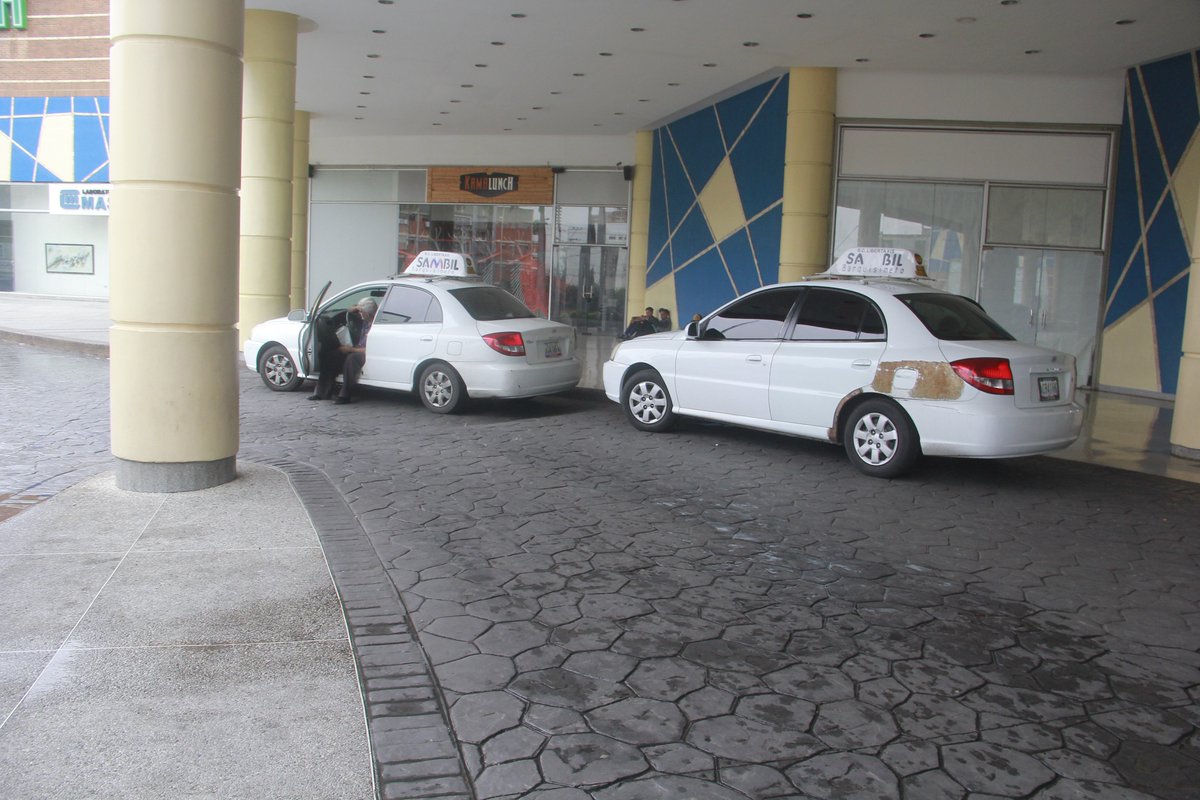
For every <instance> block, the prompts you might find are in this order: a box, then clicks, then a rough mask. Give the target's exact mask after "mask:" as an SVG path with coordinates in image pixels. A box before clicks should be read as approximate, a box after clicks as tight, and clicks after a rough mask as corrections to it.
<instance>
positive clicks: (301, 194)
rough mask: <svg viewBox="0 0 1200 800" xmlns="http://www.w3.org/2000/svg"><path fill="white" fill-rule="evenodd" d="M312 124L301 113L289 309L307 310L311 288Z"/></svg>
mask: <svg viewBox="0 0 1200 800" xmlns="http://www.w3.org/2000/svg"><path fill="white" fill-rule="evenodd" d="M308 123H309V115H308V112H307V111H297V112H296V117H295V123H294V125H293V128H294V131H293V134H292V143H293V144H292V290H291V302H290V303H288V308H289V309H290V308H304V307H306V306H307V305H308V303H307V302H306V299H305V296H306V292H307V287H308Z"/></svg>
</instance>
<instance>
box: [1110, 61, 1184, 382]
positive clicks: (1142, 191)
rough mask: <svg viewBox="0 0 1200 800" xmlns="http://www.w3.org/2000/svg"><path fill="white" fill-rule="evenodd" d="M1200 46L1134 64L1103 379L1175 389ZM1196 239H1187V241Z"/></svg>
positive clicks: (1120, 175) (1121, 167)
mask: <svg viewBox="0 0 1200 800" xmlns="http://www.w3.org/2000/svg"><path fill="white" fill-rule="evenodd" d="M1198 56H1200V51H1195V52H1192V53H1186V54H1184V55H1180V56H1175V57H1173V58H1168V59H1165V60H1163V61H1156V62H1154V63H1151V64H1144V65H1142V66H1139V67H1135V68H1134V69H1131V70H1129V71H1128V73H1127V75H1126V79H1125V113H1124V120H1123V122H1122V125H1121V144H1120V150H1119V155H1118V161H1117V176H1116V191H1115V193H1114V198H1113V204H1114V208H1113V228H1112V247H1111V254H1110V258H1109V269H1108V287H1107V293H1106V300H1105V308H1104V344H1103V348H1102V361H1101V369H1100V373H1101V374H1100V383H1101V384H1102V385H1104V386H1112V387H1123V388H1130V389H1139V390H1143V391H1150V392H1159V393H1163V394H1174V393H1175V389H1176V385H1177V382H1178V377H1179V357H1180V353H1181V349H1182V341H1183V323H1184V319H1185V317H1186V313H1187V308H1186V303H1187V290H1188V270H1189V268H1190V266H1191V256H1190V255H1189V241H1188V240H1189V238H1190V237H1191V235H1192V227H1193V226H1194V225H1195V224H1196V203H1197V198H1198V197H1200V66H1198V61H1200V59H1198ZM1197 246H1200V243H1196V242H1191V243H1190V247H1191V248H1194V247H1197Z"/></svg>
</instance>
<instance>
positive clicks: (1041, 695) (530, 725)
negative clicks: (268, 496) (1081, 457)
mask: <svg viewBox="0 0 1200 800" xmlns="http://www.w3.org/2000/svg"><path fill="white" fill-rule="evenodd" d="M2 352H3V345H0V353H2ZM84 361H87V359H80V362H84ZM82 369H84V370H85V371H86V368H82ZM92 390H93V386H92V385H90V384H89V385H88V386H86V387H85V386H79V387H77V390H76V391H75V392H74V393H72V392H71V391H64V392H63V393H61V394H55V395H53V397H54V398H55V400H56V401H57V402H59V403H67V402H72V403H74V404H75V405H74V407H84V406H86V405H87V403H88V402H93V403H94V402H95V401H96V398H94V397H93V398H90V399H89V396H88V395H87V392H88V391H92ZM34 394H35V396H36V394H37V393H36V392H35V393H34ZM241 401H242V437H243V443H244V444H243V457H247V458H262V459H279V460H280V463H284V462H294V463H303V464H310V465H312V466H313V467H315V468H316V469H318V470H320V471H321V472H322V473H324V475H325V476H327V477H328V479H329V481H330V482H331V484H332V485H333V486H334V487H336V489H337V491H338V492H339V493H340V494H341V496H342V497H343V498H344V499H345V501H346V502H347V503H348V504H349V507H350V509H351V510H352V511H353V513H354V515H355V516H356V517H357V521H358V524H359V525H361V527H362V529H363V530H364V531H365V532H366V535H367V537H369V541H370V543H371V544H372V546H373V550H374V552H375V555H376V558H377V560H378V562H379V567H380V568H381V569H383V570H385V571H386V575H387V576H388V578H389V580H390V582H391V584H392V585H393V586H394V587H395V589H396V591H397V592H398V593H399V596H400V597H401V598H402V600H403V604H404V607H403V610H404V612H406V613H407V621H408V622H409V624H411V626H412V628H413V629H414V630H415V631H416V634H417V637H418V642H419V645H420V647H421V651H422V654H423V657H424V659H425V660H427V662H428V663H429V664H431V665H432V671H433V675H434V677H435V679H436V685H435V686H434V687H433V690H434V695H433V696H434V698H435V700H436V702H437V704H438V705H439V706H440V709H439V712H438V713H439V714H441V715H443V716H444V718H446V719H448V720H449V722H450V725H451V726H452V730H453V736H454V740H455V741H456V742H457V746H458V753H457V754H455V755H454V756H451V755H450V754H449V753H445V752H444V751H443V755H444V758H445V759H446V764H445V767H446V776H447V778H448V780H447V783H446V784H445V785H438V784H436V783H428V784H425V785H424V786H423V788H422V792H423V794H418V795H412V794H409V795H404V794H402V793H400V792H401V787H402V784H403V783H404V781H405V779H406V778H408V777H417V776H406V775H404V774H394V775H392V776H391V777H392V779H393V780H392V782H391V783H389V784H384V787H383V789H384V791H385V792H387V791H391V792H393V795H392V796H424V797H430V798H433V797H455V798H457V797H462V796H465V795H464V793H463V791H462V789H463V787H462V785H460V784H458V783H456V782H455V781H454V780H453V776H454V775H455V774H460V773H455V772H454V770H453V769H452V767H453V766H454V764H452V763H450V762H451V761H457V762H458V768H459V769H460V770H461V769H465V772H466V774H467V775H468V777H469V781H470V783H469V786H467V791H468V793H469V794H470V795H473V796H475V797H478V798H518V797H519V798H536V800H582V798H592V797H594V798H599V799H600V800H625V799H626V798H628V800H643V799H644V798H660V797H661V798H695V799H696V800H708V799H709V798H715V799H716V800H724V798H737V799H738V800H744V799H745V798H821V799H826V798H828V799H833V798H854V799H855V800H858V799H859V798H905V799H906V800H938V799H939V798H970V799H971V800H993V799H994V798H1036V799H1037V800H1075V799H1076V798H1079V799H1082V798H1095V799H1097V800H1109V799H1110V798H1111V799H1113V800H1116V799H1117V798H1119V799H1120V800H1141V799H1142V798H1163V799H1164V800H1177V799H1180V798H1197V797H1200V789H1198V788H1197V787H1200V733H1198V728H1197V726H1198V725H1200V563H1198V555H1200V525H1197V522H1196V520H1197V519H1200V513H1198V512H1200V487H1196V486H1193V485H1190V484H1182V483H1178V482H1174V481H1170V480H1164V479H1157V478H1150V477H1145V476H1139V475H1134V474H1131V473H1123V472H1117V471H1113V470H1107V469H1103V468H1096V467H1091V466H1088V465H1083V464H1075V463H1070V462H1064V461H1057V460H1052V459H1045V458H1037V459H1027V460H1022V461H1016V462H970V461H936V460H931V461H928V462H926V464H925V465H924V467H923V468H922V469H921V470H920V471H919V472H918V473H917V474H916V475H915V476H914V477H913V478H911V479H908V480H904V481H896V482H886V481H876V480H870V479H866V478H863V477H861V476H859V475H858V474H857V473H856V472H854V471H853V470H852V468H851V467H850V466H849V465H848V464H847V463H846V462H845V459H844V457H843V455H842V454H841V452H840V451H839V450H837V449H836V448H833V447H830V446H827V445H821V444H817V443H810V442H801V441H796V440H790V439H785V438H781V437H773V436H767V435H763V434H758V433H754V432H749V431H742V430H735V429H727V428H723V427H719V426H710V425H702V424H694V423H693V424H687V425H684V426H683V427H682V429H681V430H680V431H678V432H677V433H673V434H670V435H659V436H654V435H647V434H640V433H638V432H636V431H634V430H633V429H632V428H631V427H629V426H628V424H627V423H626V422H625V421H624V420H623V419H622V418H621V417H620V415H619V412H618V410H617V409H616V407H615V406H613V405H611V404H609V403H607V401H603V400H600V399H598V398H596V397H595V396H594V395H588V394H579V395H570V396H565V397H560V398H548V399H542V400H538V401H529V402H522V403H516V404H501V403H478V404H476V407H475V408H474V410H473V411H472V412H471V413H470V414H468V415H465V416H457V417H438V416H434V415H430V414H429V413H428V412H426V411H424V409H423V408H421V406H420V405H419V403H417V402H416V401H415V400H413V399H411V398H408V397H404V396H387V395H383V394H369V395H368V396H367V397H366V398H365V400H364V401H363V402H359V403H355V404H352V405H349V406H333V405H330V404H326V403H307V402H305V401H304V400H303V395H302V394H291V395H279V394H274V393H270V392H268V391H267V390H266V389H265V388H264V387H262V385H261V384H260V383H258V381H257V379H256V378H255V377H254V376H253V375H251V374H250V373H248V372H244V374H243V377H242V395H241ZM0 413H3V414H4V415H5V422H6V426H8V429H9V431H10V432H9V434H6V435H5V437H4V440H5V442H6V445H5V446H6V447H9V446H11V445H9V444H7V442H8V441H9V439H10V438H11V435H12V433H11V432H12V430H14V429H15V430H18V431H19V430H20V429H21V426H22V425H25V426H30V425H32V424H33V422H32V421H31V420H29V419H27V418H26V417H22V416H21V415H14V413H13V411H12V410H11V409H6V410H4V411H2V412H0ZM79 425H80V426H82V427H83V428H84V430H85V432H88V431H90V432H94V430H93V429H92V428H91V427H89V424H88V422H87V421H86V420H84V421H82V422H81V423H79ZM67 427H68V428H69V427H71V426H70V425H68V426H67ZM81 436H82V435H81ZM104 436H105V437H106V433H105V434H104ZM17 441H20V440H19V439H18V440H17ZM101 445H102V447H103V448H104V449H105V451H106V448H107V441H106V438H105V439H104V440H103V441H102V442H101ZM68 449H69V448H68ZM77 449H78V448H77ZM83 449H86V448H83ZM85 460H86V459H85ZM103 461H104V459H101V462H103ZM41 463H42V464H43V465H44V466H46V467H49V468H52V465H53V464H54V463H57V462H55V460H54V459H46V460H44V461H42V462H41ZM336 547H337V546H336V545H333V546H332V547H331V546H329V545H327V551H329V550H336ZM336 557H337V556H336V553H335V552H330V558H331V563H332V562H333V560H335V559H336ZM362 564H363V565H364V567H370V566H371V565H370V563H369V560H367V561H363V562H362ZM375 585H377V584H375ZM339 586H341V584H340V583H339ZM363 632H366V631H365V630H364V631H363ZM381 643H382V642H381ZM364 644H365V643H364ZM359 658H360V663H361V664H366V663H368V662H367V661H366V660H364V658H363V652H362V648H360V652H359ZM379 688H382V687H379ZM396 688H403V687H396ZM395 697H396V700H397V701H398V702H399V703H403V702H404V700H403V697H404V695H396V696H395ZM417 702H418V703H420V702H424V700H418V701H417ZM392 710H401V709H399V708H397V709H392ZM409 710H410V711H411V712H412V713H411V714H409V715H406V714H398V715H397V718H399V717H403V716H411V717H414V718H415V717H425V718H426V721H428V722H431V723H432V722H434V721H435V718H436V715H435V714H434V712H433V709H432V708H430V707H428V706H420V705H418V706H414V707H413V708H411V709H409ZM397 724H401V723H397ZM429 729H430V730H432V729H433V728H429ZM404 744H405V745H406V746H413V747H416V746H417V745H418V744H419V743H418V742H417V741H416V739H415V738H414V739H413V740H410V741H408V742H406V743H404ZM431 757H432V756H431ZM400 772H402V771H400ZM423 777H428V776H423Z"/></svg>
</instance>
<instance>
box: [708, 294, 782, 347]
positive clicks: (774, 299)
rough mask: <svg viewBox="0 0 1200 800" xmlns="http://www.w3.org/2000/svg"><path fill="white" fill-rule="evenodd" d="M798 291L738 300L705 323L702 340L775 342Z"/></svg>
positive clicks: (757, 295)
mask: <svg viewBox="0 0 1200 800" xmlns="http://www.w3.org/2000/svg"><path fill="white" fill-rule="evenodd" d="M798 293H799V289H775V290H771V291H766V292H757V293H755V294H752V295H750V296H749V297H745V298H742V299H741V300H739V301H737V302H736V303H734V304H733V305H731V306H729V307H728V308H725V309H723V310H722V311H720V312H719V313H717V314H716V315H715V316H713V317H712V318H710V319H709V320H708V323H707V324H706V325H705V328H704V338H706V339H778V338H779V337H780V336H782V335H783V323H784V322H786V321H787V317H788V313H789V312H790V311H791V310H792V304H793V303H795V302H796V295H797V294H798Z"/></svg>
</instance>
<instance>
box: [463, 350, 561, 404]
mask: <svg viewBox="0 0 1200 800" xmlns="http://www.w3.org/2000/svg"><path fill="white" fill-rule="evenodd" d="M454 366H455V368H456V369H457V370H458V372H459V374H460V375H462V378H463V381H464V382H465V383H466V385H467V394H469V395H470V396H471V397H535V396H537V395H541V394H554V393H555V392H565V391H567V390H568V389H574V388H575V387H576V386H577V385H578V384H579V379H580V377H582V375H583V365H582V364H580V363H579V361H578V360H577V359H574V358H572V359H570V360H566V361H556V362H553V363H549V364H523V365H521V367H520V368H519V369H513V367H510V366H508V365H506V364H461V363H460V364H455V365H454Z"/></svg>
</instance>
